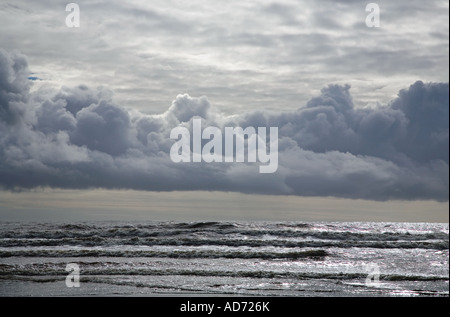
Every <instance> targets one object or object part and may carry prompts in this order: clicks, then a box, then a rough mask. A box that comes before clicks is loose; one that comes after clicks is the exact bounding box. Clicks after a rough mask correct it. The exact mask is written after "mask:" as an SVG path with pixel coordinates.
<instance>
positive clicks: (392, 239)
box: [0, 222, 449, 297]
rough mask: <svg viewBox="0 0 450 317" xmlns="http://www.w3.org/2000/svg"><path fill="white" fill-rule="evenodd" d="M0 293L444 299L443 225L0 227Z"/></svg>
mask: <svg viewBox="0 0 450 317" xmlns="http://www.w3.org/2000/svg"><path fill="white" fill-rule="evenodd" d="M0 296H3V297H5V296H8V297H9V296H14V297H16V296H32V297H37V296H51V297H54V296H63V297H66V296H133V297H134V296H136V297H137V296H155V297H156V296H164V297H167V296H189V297H194V296H198V297H200V296H233V297H234V296H238V297H239V296H245V297H247V296H257V297H265V296H270V297H273V296H276V297H348V296H352V297H363V296H364V297H365V296H369V297H380V296H381V297H384V296H389V297H391V296H437V297H440V296H449V226H448V224H431V223H369V222H147V223H132V222H130V223H119V222H91V223H9V222H8V223H1V225H0Z"/></svg>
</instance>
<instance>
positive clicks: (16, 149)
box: [0, 51, 449, 201]
mask: <svg viewBox="0 0 450 317" xmlns="http://www.w3.org/2000/svg"><path fill="white" fill-rule="evenodd" d="M0 66H1V68H0V109H1V112H0V187H1V188H3V189H4V190H21V189H30V188H35V187H45V186H50V187H61V188H98V187H100V188H125V189H139V190H151V191H172V190H219V191H237V192H243V193H259V194H285V195H303V196H335V197H345V198H355V199H358V198H364V199H373V200H388V199H407V200H414V199H434V200H439V201H447V200H448V195H449V193H448V184H449V176H448V171H449V169H448V163H449V157H448V152H449V133H448V131H449V119H448V118H449V110H448V104H449V85H448V83H423V82H420V81H418V82H416V83H414V84H413V85H411V86H410V87H409V88H407V89H404V90H402V91H400V92H399V94H398V96H397V98H395V99H394V100H392V101H391V102H390V103H388V104H385V105H383V106H379V107H377V108H370V109H369V108H358V107H355V105H354V100H353V98H352V96H351V93H350V90H351V88H350V86H349V85H329V86H327V87H325V88H323V89H322V91H321V93H320V95H318V96H316V97H313V98H312V99H311V100H310V101H309V102H308V103H307V104H306V105H304V106H302V107H299V108H298V109H296V110H290V111H271V112H270V111H254V110H253V111H248V112H246V113H244V114H240V115H234V116H225V115H223V114H221V113H220V112H219V111H218V109H216V108H215V107H214V106H213V105H212V104H211V103H210V102H209V100H208V99H207V98H206V97H200V98H195V97H191V96H189V95H187V94H183V95H178V96H177V97H176V98H175V100H174V101H173V102H172V105H170V106H169V107H168V109H167V111H165V112H163V113H160V114H155V115H148V114H144V113H141V112H139V111H136V110H132V109H125V108H124V107H122V106H121V105H118V104H116V103H115V102H114V100H113V97H112V92H110V91H108V90H107V89H104V88H97V89H92V88H89V87H87V86H83V85H81V86H78V87H75V88H67V87H63V88H61V89H59V90H57V91H45V90H37V91H35V92H31V91H30V83H31V81H30V80H28V79H27V76H29V73H30V72H29V69H28V66H27V60H26V57H25V56H23V55H20V54H15V53H8V52H5V51H0ZM299 106H300V105H299ZM199 117H200V118H202V120H203V123H204V125H206V126H207V125H214V126H218V127H220V128H221V129H222V131H223V129H224V127H225V126H241V127H244V128H245V127H248V126H254V127H261V126H265V127H273V126H276V127H278V128H279V168H278V171H277V172H276V173H274V174H259V173H258V166H259V165H258V163H257V164H254V163H210V164H207V163H191V164H189V163H185V164H183V163H179V164H176V163H173V162H172V161H171V159H170V157H169V152H170V148H171V146H172V144H173V143H174V140H171V139H170V137H169V136H170V131H171V129H172V128H174V127H176V126H179V125H183V126H186V127H188V128H189V127H191V125H192V120H193V119H194V118H199Z"/></svg>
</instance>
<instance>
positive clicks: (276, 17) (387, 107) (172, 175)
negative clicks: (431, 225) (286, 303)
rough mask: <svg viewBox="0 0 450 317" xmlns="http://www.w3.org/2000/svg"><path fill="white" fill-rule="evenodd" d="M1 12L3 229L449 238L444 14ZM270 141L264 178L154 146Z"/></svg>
mask: <svg viewBox="0 0 450 317" xmlns="http://www.w3.org/2000/svg"><path fill="white" fill-rule="evenodd" d="M67 3H68V2H67V1H55V0H43V1H32V2H31V1H20V0H15V1H2V2H1V3H0V21H1V22H0V26H1V27H0V216H1V217H2V219H4V220H27V219H28V220H33V221H36V220H48V219H59V220H65V219H69V220H91V219H120V220H133V219H137V220H141V219H146V220H152V219H154V220H178V219H183V220H190V219H191V220H202V219H218V220H220V219H225V220H232V219H246V220H252V219H253V220H299V221H302V220H377V221H433V222H435V221H445V222H448V207H449V205H448V199H449V187H448V185H449V176H448V175H449V168H448V164H449V84H448V78H449V73H448V72H449V71H448V68H449V40H448V37H449V20H448V13H449V5H448V1H415V0H413V1H409V0H408V1H406V0H398V1H378V2H377V4H378V5H379V7H380V10H381V11H380V27H378V28H369V27H367V26H366V23H365V21H366V17H367V15H368V14H369V13H368V12H366V11H365V8H366V5H367V3H368V2H364V1H359V0H346V1H344V0H342V1H326V0H323V1H298V0H297V1H294V0H292V1H289V0H286V1H276V0H273V1H266V0H264V1H263V0H258V1H198V0H193V1H176V0H173V1H167V0H165V1H154V0H152V1H137V0H135V1H127V2H125V1H101V0H98V1H78V2H76V3H77V4H78V5H79V8H80V26H79V27H74V28H69V27H67V25H66V17H67V15H68V14H69V12H66V11H65V8H66V4H67ZM194 118H202V120H203V124H204V125H205V126H216V127H219V128H221V129H222V130H223V129H224V128H225V127H227V126H233V127H235V126H241V127H243V128H245V127H250V126H253V127H267V128H268V127H278V129H279V168H278V170H277V172H276V173H273V174H260V173H258V166H259V164H255V163H205V162H202V163H180V164H175V163H173V162H172V161H171V159H170V156H169V152H170V148H171V146H172V144H173V143H174V140H171V139H170V137H169V136H170V131H171V129H173V128H174V127H177V126H185V127H188V128H190V127H191V126H192V120H193V119H194Z"/></svg>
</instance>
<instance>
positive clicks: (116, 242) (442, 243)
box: [0, 236, 449, 257]
mask: <svg viewBox="0 0 450 317" xmlns="http://www.w3.org/2000/svg"><path fill="white" fill-rule="evenodd" d="M45 246H48V247H50V246H81V247H95V246H124V247H126V246H198V247H199V246H228V247H283V248H326V247H333V248H377V249H434V250H447V249H448V248H449V241H448V240H447V241H446V240H431V239H430V240H424V241H421V240H415V241H410V240H409V241H404V240H403V241H384V240H375V241H370V240H356V239H346V240H294V241H293V240H283V239H268V240H264V239H230V238H228V239H227V238H224V239H205V238H203V239H199V238H178V239H174V238H142V237H126V238H105V237H100V236H90V237H71V238H60V239H55V238H52V239H49V238H32V239H29V238H19V239H16V238H8V239H2V240H0V247H4V248H8V247H45ZM0 257H1V256H0Z"/></svg>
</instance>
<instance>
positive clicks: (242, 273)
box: [0, 262, 449, 281]
mask: <svg viewBox="0 0 450 317" xmlns="http://www.w3.org/2000/svg"><path fill="white" fill-rule="evenodd" d="M79 264H80V267H82V269H81V271H80V278H81V280H83V278H86V277H89V276H119V275H121V276H139V275H142V276H167V275H172V276H202V277H206V276H212V277H238V278H270V279H273V278H288V279H294V280H306V279H316V280H317V279H328V280H336V281H345V280H362V281H365V279H366V277H367V273H359V272H286V271H284V272H281V271H269V270H268V271H262V270H253V271H252V270H238V271H221V270H187V269H186V270H184V269H151V268H145V267H140V268H135V267H130V266H126V267H120V266H119V267H115V266H114V265H112V264H113V263H100V262H99V263H97V265H98V266H96V263H86V266H87V267H86V268H85V267H83V266H84V263H83V262H80V263H79ZM64 268H65V266H63V265H62V264H60V265H58V264H54V265H51V266H49V265H39V264H34V265H6V264H0V279H11V278H12V277H14V276H16V277H20V276H33V277H36V276H45V277H50V276H61V277H62V278H65V277H66V276H67V272H66V271H65V269H64ZM448 280H449V277H448V276H441V275H419V274H381V275H380V281H448Z"/></svg>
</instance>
